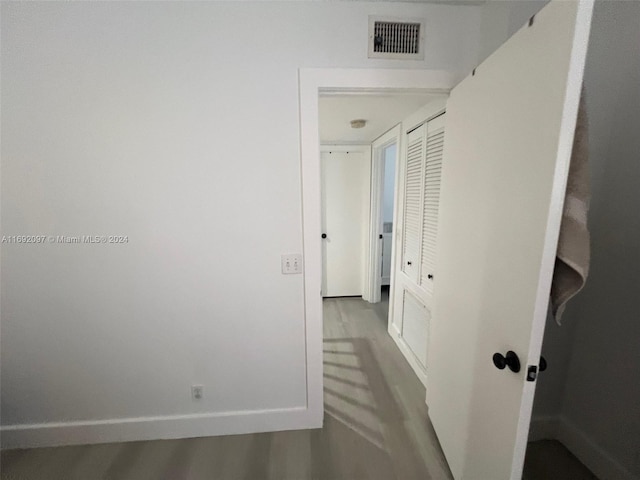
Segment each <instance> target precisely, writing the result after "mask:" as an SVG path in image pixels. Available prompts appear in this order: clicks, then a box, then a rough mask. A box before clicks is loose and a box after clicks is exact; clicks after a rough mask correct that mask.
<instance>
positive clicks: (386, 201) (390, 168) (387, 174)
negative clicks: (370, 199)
mask: <svg viewBox="0 0 640 480" xmlns="http://www.w3.org/2000/svg"><path fill="white" fill-rule="evenodd" d="M396 152H397V145H396V144H393V145H389V146H388V147H387V148H385V149H384V183H383V187H382V188H383V198H382V221H383V222H384V223H390V222H393V199H394V196H395V182H396Z"/></svg>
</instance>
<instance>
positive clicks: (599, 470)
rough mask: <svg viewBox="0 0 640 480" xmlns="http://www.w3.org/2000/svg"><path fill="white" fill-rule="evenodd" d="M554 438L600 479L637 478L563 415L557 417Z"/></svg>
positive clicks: (620, 479)
mask: <svg viewBox="0 0 640 480" xmlns="http://www.w3.org/2000/svg"><path fill="white" fill-rule="evenodd" d="M556 438H557V440H559V441H560V442H561V443H562V444H563V445H564V446H565V447H567V448H568V449H569V450H570V451H571V453H573V454H574V455H575V456H576V457H578V459H579V460H580V461H581V462H582V463H584V464H585V465H586V467H587V468H588V469H589V470H591V471H592V472H593V474H594V475H596V476H597V477H598V478H600V479H601V480H638V477H637V476H636V475H634V474H633V473H631V472H630V471H629V470H627V469H626V468H625V467H624V466H623V465H621V464H620V463H618V462H617V461H616V460H615V459H614V456H613V455H611V454H610V453H609V452H607V451H605V450H604V449H603V448H602V447H600V446H599V445H598V444H596V442H594V441H593V440H592V439H591V438H590V437H589V435H588V434H587V433H586V432H585V431H583V430H581V429H579V428H578V427H577V426H576V425H575V424H573V423H571V422H570V421H569V420H568V419H567V418H565V417H564V416H560V417H558V423H557V437H556Z"/></svg>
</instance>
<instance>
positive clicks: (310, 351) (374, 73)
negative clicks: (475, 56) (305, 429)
mask: <svg viewBox="0 0 640 480" xmlns="http://www.w3.org/2000/svg"><path fill="white" fill-rule="evenodd" d="M457 80H459V75H455V74H453V73H452V72H447V71H443V70H417V69H414V70H401V69H334V68H329V69H317V68H310V69H307V68H302V69H300V70H299V71H298V82H299V95H300V96H299V99H300V169H301V187H302V192H301V194H302V246H303V258H304V265H305V268H304V275H303V281H304V322H305V347H306V348H305V357H306V377H307V378H306V380H307V382H306V383H307V392H306V393H307V412H306V418H307V421H308V426H309V427H321V426H322V423H323V418H324V400H323V378H322V373H323V372H322V370H323V365H322V360H323V356H322V340H323V334H322V295H321V285H322V247H321V238H320V235H321V233H322V232H321V220H322V216H321V197H320V195H321V191H320V135H319V121H318V99H319V96H320V94H321V93H331V91H338V92H354V93H357V92H382V93H394V92H402V93H406V92H410V91H412V90H413V91H419V92H432V93H440V94H443V93H444V94H448V93H449V91H450V90H451V88H452V87H453V86H454V85H455V84H456V82H457Z"/></svg>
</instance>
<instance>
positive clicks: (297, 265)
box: [282, 253, 302, 275]
mask: <svg viewBox="0 0 640 480" xmlns="http://www.w3.org/2000/svg"><path fill="white" fill-rule="evenodd" d="M282 273H283V275H290V274H293V273H302V255H301V254H299V253H290V254H287V255H282Z"/></svg>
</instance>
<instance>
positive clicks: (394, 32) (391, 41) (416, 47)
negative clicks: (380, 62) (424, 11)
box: [369, 17, 424, 60]
mask: <svg viewBox="0 0 640 480" xmlns="http://www.w3.org/2000/svg"><path fill="white" fill-rule="evenodd" d="M423 26H424V22H422V21H420V20H417V21H416V20H410V21H403V20H397V19H384V18H376V17H370V18H369V58H395V59H417V60H420V59H423V58H424V53H423V52H422V38H423Z"/></svg>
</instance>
